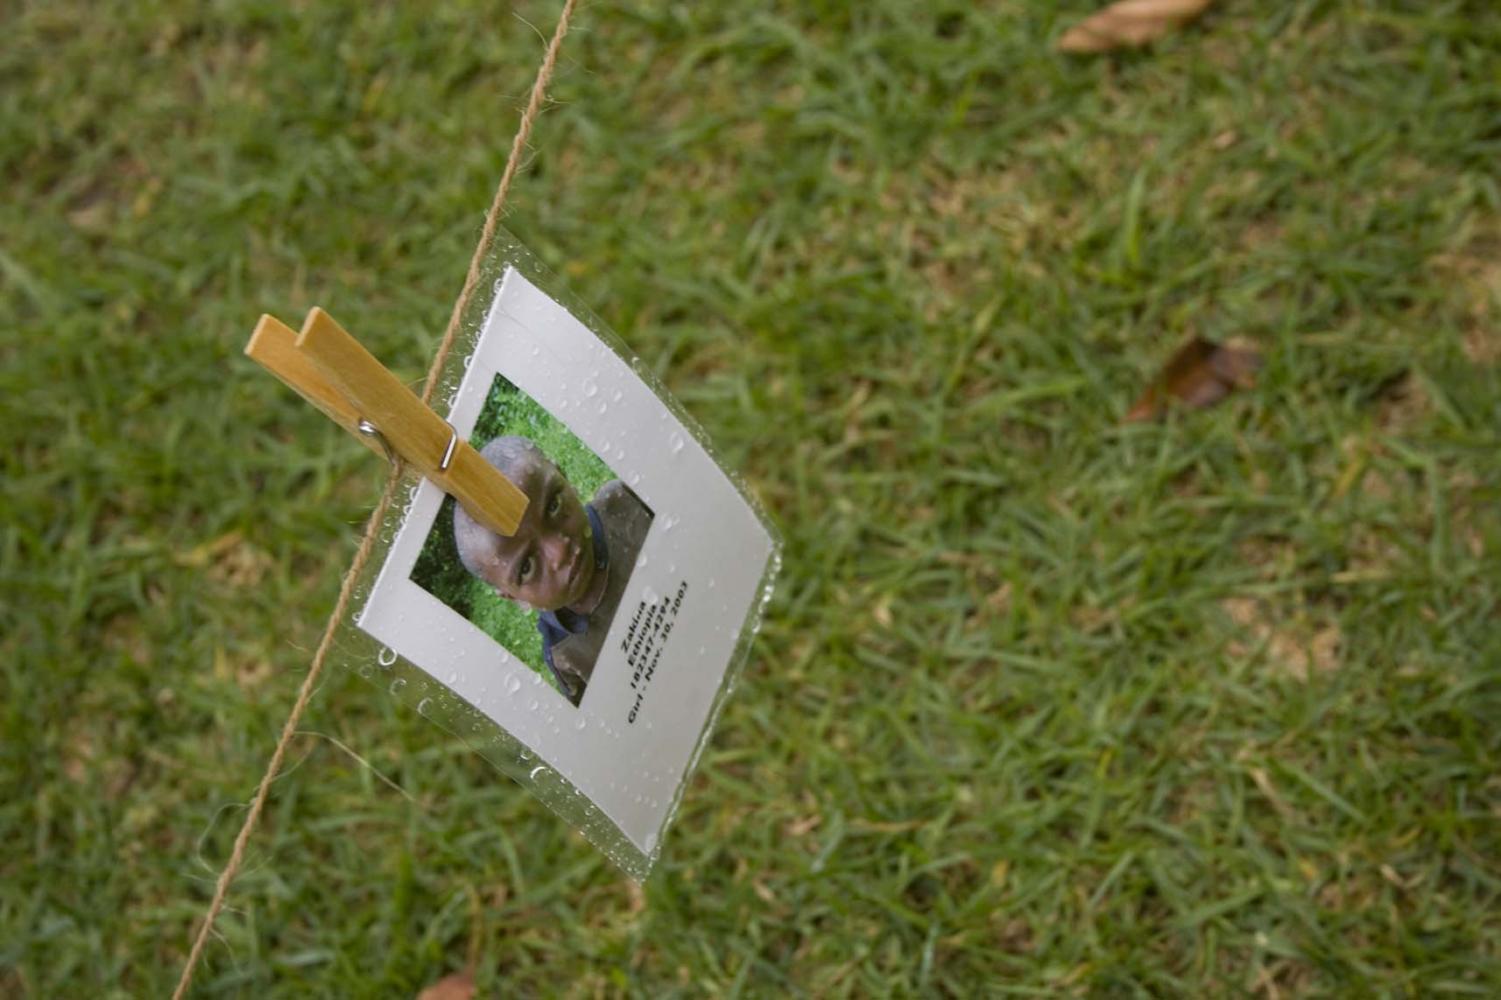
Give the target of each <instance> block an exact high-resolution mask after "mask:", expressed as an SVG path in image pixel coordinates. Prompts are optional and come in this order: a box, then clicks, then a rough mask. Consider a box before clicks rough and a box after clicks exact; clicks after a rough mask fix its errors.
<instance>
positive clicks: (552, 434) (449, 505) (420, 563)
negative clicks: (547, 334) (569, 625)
mask: <svg viewBox="0 0 1501 1000" xmlns="http://www.w3.org/2000/svg"><path fill="white" fill-rule="evenodd" d="M507 434H517V435H520V436H522V437H525V438H529V439H531V440H532V441H534V442H536V444H537V447H539V448H541V449H542V453H543V454H545V455H546V456H547V457H548V458H550V459H552V460H553V461H554V462H556V463H557V465H558V468H560V469H562V470H563V474H564V475H565V476H567V477H568V481H569V482H570V483H572V484H573V488H574V489H575V490H576V491H578V495H579V499H580V500H582V501H584V502H585V503H588V502H589V500H590V498H592V497H593V496H594V494H595V492H596V491H597V490H598V489H599V488H600V487H601V486H602V485H604V484H605V483H607V482H609V481H610V480H611V479H614V478H616V476H615V473H613V472H612V471H610V467H609V466H607V465H605V463H604V462H603V461H602V460H601V459H600V457H599V456H598V455H596V454H594V452H593V451H591V450H590V449H589V447H588V446H587V445H586V444H584V443H583V442H582V441H580V440H579V439H578V438H577V437H575V436H574V434H573V432H572V431H570V430H569V429H568V428H567V426H565V425H564V424H563V422H562V421H560V420H559V419H558V418H557V417H554V416H553V415H552V414H551V413H548V412H547V411H546V410H544V409H543V408H542V407H541V405H539V404H538V403H537V401H536V400H534V399H532V398H531V397H530V396H528V395H527V394H526V393H524V392H522V391H521V390H520V389H518V388H517V387H516V386H515V385H514V384H513V383H512V382H511V381H510V380H508V379H507V378H505V376H503V375H497V376H495V381H494V382H492V383H491V385H490V392H489V395H488V396H486V398H485V405H484V407H483V408H482V409H481V410H480V415H479V419H478V420H477V421H475V424H474V431H473V433H472V434H470V435H469V443H470V444H472V445H474V447H476V448H483V447H484V446H485V445H486V444H489V443H490V442H491V441H492V440H494V439H495V438H498V437H503V436H505V435H507ZM453 507H454V501H453V497H444V498H443V506H442V508H441V509H440V510H439V511H438V519H437V520H436V521H435V522H433V527H432V530H431V531H429V532H428V535H427V541H426V542H424V543H423V544H422V553H421V554H420V555H419V556H418V557H417V564H416V565H415V566H414V567H413V568H412V582H414V583H416V584H417V585H418V586H419V587H421V588H422V589H424V590H426V591H427V592H428V593H430V594H432V595H433V596H434V597H436V598H438V600H440V601H442V602H443V603H444V604H446V605H448V606H449V607H450V608H452V609H453V610H454V611H456V612H458V613H459V614H461V615H463V616H464V617H465V618H467V619H468V620H469V621H471V622H473V623H474V624H475V625H476V626H477V627H478V628H479V629H480V630H482V631H483V632H484V633H485V634H486V635H488V636H490V638H492V639H494V640H495V641H496V642H498V643H500V644H501V645H502V646H504V647H506V649H509V650H510V651H511V654H512V655H513V656H515V657H517V658H518V659H520V660H521V661H522V662H523V663H525V664H527V665H528V666H530V667H531V668H532V669H533V670H535V671H537V672H538V673H540V674H542V675H543V676H544V677H546V678H547V680H548V681H549V683H551V681H552V678H551V677H550V676H548V672H547V671H546V670H545V669H544V668H543V664H542V638H541V636H540V635H539V634H538V632H537V612H535V611H523V610H522V609H521V607H520V606H519V605H517V604H515V603H514V602H512V601H508V600H506V599H505V598H503V597H501V596H500V595H498V594H497V593H495V591H494V589H493V588H491V587H490V585H489V584H487V583H485V582H484V581H483V580H480V579H478V578H476V577H475V576H473V575H472V574H470V572H469V571H468V570H466V569H465V568H464V564H463V563H462V562H460V561H459V553H458V549H457V548H456V547H455V545H454V541H453Z"/></svg>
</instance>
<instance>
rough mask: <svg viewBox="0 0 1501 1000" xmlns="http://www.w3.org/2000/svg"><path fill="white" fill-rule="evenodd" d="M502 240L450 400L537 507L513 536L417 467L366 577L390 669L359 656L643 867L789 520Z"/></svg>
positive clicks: (363, 614) (375, 629) (750, 630)
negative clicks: (761, 502)
mask: <svg viewBox="0 0 1501 1000" xmlns="http://www.w3.org/2000/svg"><path fill="white" fill-rule="evenodd" d="M499 245H500V246H501V247H502V249H501V250H499V251H497V252H494V253H492V257H491V260H490V261H489V269H490V272H491V273H490V275H489V276H487V281H486V284H485V285H484V286H482V287H485V288H489V289H490V292H489V294H488V295H483V294H478V295H476V296H475V299H476V300H477V301H475V302H473V303H472V304H471V315H470V316H469V317H467V318H466V319H467V322H466V324H465V328H464V331H463V333H464V337H465V341H466V342H461V345H460V349H458V350H456V352H455V355H454V357H455V359H456V361H455V364H454V365H452V366H451V367H452V369H453V370H452V371H451V372H449V373H446V377H445V378H444V380H443V381H442V382H440V386H442V387H443V391H442V392H441V393H440V395H439V396H438V397H436V398H437V399H438V400H443V401H445V402H446V403H447V404H448V408H447V412H446V414H445V413H444V408H443V407H442V406H440V405H435V406H434V409H436V410H438V412H439V414H440V415H444V416H446V417H447V420H448V422H449V424H450V425H451V426H452V427H453V429H454V431H455V432H456V433H457V436H458V437H459V438H461V439H463V440H466V441H468V442H469V443H470V444H471V445H472V446H473V447H474V448H475V449H477V450H478V451H479V453H480V455H482V456H483V457H484V459H485V460H486V461H487V462H488V463H490V465H492V466H493V467H494V468H495V469H497V470H498V471H499V472H500V473H501V474H502V475H504V477H505V478H506V479H508V480H510V482H511V483H513V484H514V485H515V486H517V487H518V488H519V489H520V490H521V491H522V492H523V493H524V494H525V495H526V500H527V505H526V510H525V513H524V514H523V516H522V518H521V521H520V524H519V526H518V527H517V529H516V531H515V532H514V533H513V534H511V535H509V536H506V535H501V534H498V533H496V532H494V531H491V530H489V529H488V528H486V527H485V526H484V525H482V524H480V523H479V522H478V521H476V520H475V518H474V517H471V516H470V514H469V512H467V511H466V510H465V509H464V507H462V506H460V505H459V504H458V503H456V502H455V500H454V499H453V498H452V497H451V496H447V495H445V494H444V493H443V492H442V491H441V490H440V489H439V488H438V487H437V486H435V485H434V484H433V483H432V482H431V481H429V480H427V479H419V478H416V477H413V478H412V481H411V482H410V483H409V484H408V485H407V486H406V488H405V489H404V490H403V492H402V493H401V494H399V495H400V496H402V497H403V498H404V503H401V504H398V505H396V507H395V509H394V510H393V512H392V514H391V515H390V516H389V517H388V519H387V523H386V524H385V525H384V530H383V534H382V539H381V545H382V550H381V551H379V552H378V553H377V556H376V558H374V559H372V560H371V562H370V565H369V569H368V570H367V579H366V580H365V581H364V582H363V583H362V585H361V587H360V588H359V589H358V590H357V591H356V595H357V600H356V602H355V611H354V612H353V622H352V628H353V630H355V631H356V632H357V633H359V635H360V636H366V637H368V638H369V639H371V640H374V643H375V644H376V648H375V650H374V655H373V661H374V663H373V669H372V663H371V660H372V657H371V655H370V653H369V652H368V651H365V650H360V649H358V647H356V651H355V654H354V655H355V656H356V657H358V658H359V661H360V665H361V672H362V673H364V674H366V675H367V676H372V677H375V678H376V679H378V680H379V681H380V682H381V683H383V684H384V685H385V686H386V687H387V689H389V690H390V691H392V693H393V694H396V695H397V696H399V697H401V698H403V700H408V701H411V702H413V703H414V704H415V705H416V706H417V707H418V709H419V711H421V712H422V714H424V715H426V716H428V717H430V718H433V719H434V720H436V721H438V722H440V723H441V724H443V725H445V726H446V727H447V728H449V729H450V730H452V731H453V732H455V733H457V734H458V735H460V736H461V737H463V738H464V739H466V740H467V741H468V742H469V743H470V744H471V745H472V746H474V747H475V748H476V749H477V750H479V751H480V752H481V753H484V754H485V756H487V757H488V758H489V759H491V760H492V761H494V762H495V763H496V764H498V765H499V766H501V767H502V768H503V769H504V770H506V771H507V772H508V773H510V774H511V775H512V776H513V777H516V778H517V780H519V781H521V782H522V783H523V784H525V785H527V786H529V787H530V788H531V789H532V790H533V791H534V792H535V793H536V794H537V795H538V796H539V797H540V798H542V799H543V801H544V802H546V803H547V804H548V805H549V806H550V807H551V808H553V809H554V811H556V812H558V813H559V814H560V815H562V816H563V817H564V818H565V819H567V820H569V821H570V822H572V823H574V824H576V825H577V826H578V827H579V828H580V829H581V830H582V831H583V832H584V833H585V835H586V836H588V837H589V838H590V840H591V841H593V842H594V843H595V844H596V845H598V846H599V847H601V848H602V849H603V850H605V851H606V853H607V854H609V856H610V857H611V858H612V859H614V860H615V861H616V862H617V863H618V864H620V865H621V867H623V868H624V869H625V870H626V871H627V872H628V873H630V874H632V875H633V876H636V877H638V878H640V877H644V875H645V874H646V873H647V872H648V871H649V870H650V868H651V865H652V863H653V862H654V861H655V859H656V857H657V854H658V851H659V850H660V845H661V840H662V835H663V832H664V830H665V828H666V825H667V823H668V822H669V820H670V819H671V816H672V813H673V810H674V808H675V806H676V804H677V801H678V798H679V796H680V794H681V792H682V789H683V788H684V786H685V783H686V781H687V778H688V776H689V774H690V772H691V770H692V767H693V764H694V762H695V760H696V758H697V756H698V753H699V751H700V749H701V747H702V746H703V743H704V741H705V740H706V739H707V737H708V733H709V730H710V728H711V725H712V722H713V719H714V716H715V714H716V712H717V709H718V707H719V705H720V702H721V700H722V698H723V697H724V695H725V694H726V693H727V692H728V689H729V687H730V685H731V683H732V681H733V678H734V674H735V671H736V669H737V668H738V667H739V665H740V663H741V661H742V660H743V659H744V657H745V655H746V653H747V651H748V648H749V643H750V640H751V637H752V636H753V635H754V633H755V631H756V629H757V627H758V625H759V621H760V615H761V611H762V609H763V607H764V605H765V602H766V600H767V598H768V597H769V594H770V586H771V580H772V577H773V575H774V573H775V569H776V566H777V562H778V540H777V538H776V536H775V534H774V532H773V531H772V529H771V527H770V526H769V524H768V522H767V520H766V518H765V517H764V515H763V514H762V513H761V512H760V510H759V509H758V508H757V506H756V505H755V503H754V502H753V501H752V500H751V499H750V498H749V496H748V494H747V492H746V491H745V489H744V488H743V487H742V486H741V485H740V483H739V482H738V481H737V480H736V478H735V477H734V476H733V475H732V474H731V473H729V472H727V471H726V470H725V468H724V467H723V466H721V465H720V464H719V462H717V461H716V459H715V456H714V454H713V453H712V451H711V450H710V449H709V448H708V447H707V446H706V444H705V443H704V437H703V435H702V434H701V432H699V430H698V429H697V427H696V426H695V425H694V424H693V423H692V421H691V420H690V419H689V418H687V417H686V415H685V414H684V413H683V412H682V411H681V410H680V409H679V408H678V407H677V406H676V405H675V404H674V403H673V402H672V401H671V400H670V399H669V398H668V397H667V395H666V393H665V392H664V391H663V389H662V388H661V387H660V386H658V385H656V384H654V383H653V381H652V380H651V379H650V378H649V376H646V375H644V374H643V373H642V372H641V371H640V370H639V369H638V367H637V366H634V365H633V364H632V363H631V362H630V361H628V360H627V358H626V355H625V354H624V353H623V351H622V350H621V349H620V348H619V347H618V346H617V343H616V342H614V341H613V338H610V337H609V335H608V334H605V333H603V332H602V331H601V332H596V330H595V329H592V328H591V326H590V325H589V324H587V323H586V322H584V321H583V320H582V319H580V318H579V317H580V315H583V316H587V315H588V314H587V312H586V311H585V310H583V309H582V308H579V307H575V308H574V310H572V311H571V310H570V309H569V308H567V307H566V306H565V305H563V304H562V303H561V302H560V301H559V300H558V298H555V297H554V296H552V295H549V294H548V292H547V291H546V290H545V289H544V287H542V286H543V285H544V284H547V283H549V279H548V278H547V277H546V276H545V274H544V273H543V272H542V270H541V268H540V267H538V266H537V265H536V264H535V262H534V261H533V260H532V258H531V257H530V255H529V254H527V252H526V251H525V250H524V249H522V248H521V247H520V246H519V245H518V244H515V243H514V242H513V241H509V240H508V239H503V240H501V241H499ZM597 325H598V324H596V326H597ZM358 641H359V640H358V639H356V642H358ZM376 675H378V676H376Z"/></svg>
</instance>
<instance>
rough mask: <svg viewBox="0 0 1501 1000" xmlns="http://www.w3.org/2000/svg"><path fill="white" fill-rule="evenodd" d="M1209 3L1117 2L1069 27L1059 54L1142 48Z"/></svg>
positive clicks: (1192, 0) (1174, 0)
mask: <svg viewBox="0 0 1501 1000" xmlns="http://www.w3.org/2000/svg"><path fill="white" fill-rule="evenodd" d="M1210 2H1211V0H1119V2H1117V3H1113V4H1111V5H1110V6H1108V7H1106V8H1105V9H1103V10H1100V11H1097V12H1096V13H1094V14H1091V15H1090V16H1089V17H1086V18H1085V19H1084V20H1082V21H1080V22H1079V23H1078V24H1076V25H1074V26H1073V27H1072V28H1069V29H1068V30H1067V31H1065V32H1064V33H1063V37H1062V38H1060V39H1058V50H1059V51H1060V52H1075V53H1091V52H1109V51H1111V50H1112V49H1119V48H1128V47H1134V46H1138V45H1146V44H1147V43H1148V42H1153V41H1156V40H1157V39H1159V38H1161V37H1162V36H1163V35H1165V34H1167V33H1168V32H1169V31H1172V30H1174V29H1175V28H1180V27H1182V26H1183V25H1185V24H1187V23H1188V22H1189V21H1192V20H1193V19H1194V18H1196V17H1198V16H1199V15H1200V14H1202V13H1204V11H1205V9H1207V8H1208V7H1209V4H1210Z"/></svg>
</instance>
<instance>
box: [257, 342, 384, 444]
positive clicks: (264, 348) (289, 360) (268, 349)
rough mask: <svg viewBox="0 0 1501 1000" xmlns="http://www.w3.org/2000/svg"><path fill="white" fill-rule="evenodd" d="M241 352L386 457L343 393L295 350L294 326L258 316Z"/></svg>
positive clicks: (363, 442)
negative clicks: (366, 431) (361, 423)
mask: <svg viewBox="0 0 1501 1000" xmlns="http://www.w3.org/2000/svg"><path fill="white" fill-rule="evenodd" d="M245 354H246V355H247V356H248V357H250V358H252V359H254V360H255V361H257V362H259V363H260V365H261V366H262V367H263V368H265V369H266V370H267V371H268V372H270V373H271V374H272V375H275V376H276V377H277V378H279V379H281V380H282V382H284V383H286V385H287V386H288V387H289V388H290V389H292V390H293V391H294V392H296V393H297V394H298V395H299V396H301V397H302V398H303V399H305V400H307V401H308V402H309V403H312V404H313V405H314V406H316V407H317V408H318V409H319V410H321V411H323V415H324V416H326V417H328V419H330V420H332V421H333V422H334V423H336V424H338V425H339V426H340V427H342V428H344V429H345V430H346V431H348V432H349V433H351V434H353V435H354V436H355V437H356V438H358V439H359V441H360V443H361V444H363V445H364V446H365V447H367V448H369V449H370V450H371V451H373V452H375V453H376V454H377V455H380V456H381V457H382V458H386V457H388V456H387V455H385V454H384V453H383V452H382V450H381V446H380V443H379V442H378V441H376V439H375V438H373V437H371V436H370V435H369V434H365V433H362V432H361V431H360V427H359V424H360V414H359V413H358V412H357V411H356V410H355V408H354V407H353V406H351V405H350V403H349V400H347V399H345V398H344V394H343V393H341V392H340V391H339V390H338V389H336V388H334V386H333V385H332V384H331V383H330V382H329V381H328V380H327V379H325V378H324V377H323V376H322V375H321V374H319V372H318V369H317V368H315V367H313V363H312V362H311V361H309V360H308V359H307V358H306V357H305V356H304V355H303V354H302V352H301V351H299V350H297V331H296V330H294V329H292V328H291V327H290V326H287V324H285V323H283V322H282V321H281V320H279V319H277V318H276V317H275V316H262V317H261V321H260V322H259V323H257V324H256V325H255V332H254V333H252V334H251V335H250V343H248V344H246V345H245Z"/></svg>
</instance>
